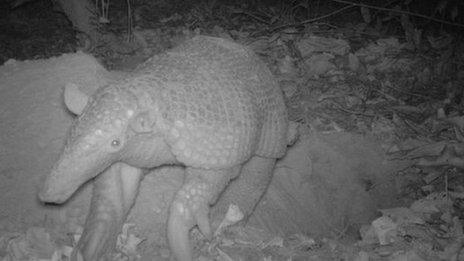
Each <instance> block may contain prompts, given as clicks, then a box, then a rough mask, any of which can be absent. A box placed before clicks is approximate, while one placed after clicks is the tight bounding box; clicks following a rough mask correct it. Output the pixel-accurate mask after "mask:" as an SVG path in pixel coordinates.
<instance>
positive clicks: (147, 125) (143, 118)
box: [130, 112, 153, 133]
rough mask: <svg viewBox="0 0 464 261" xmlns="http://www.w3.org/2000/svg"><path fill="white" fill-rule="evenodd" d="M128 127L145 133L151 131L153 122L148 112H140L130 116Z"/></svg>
mask: <svg viewBox="0 0 464 261" xmlns="http://www.w3.org/2000/svg"><path fill="white" fill-rule="evenodd" d="M130 127H131V129H132V130H133V131H135V132H136V133H147V132H152V131H153V122H152V121H151V120H150V115H149V114H148V112H141V113H139V114H137V115H135V116H134V118H132V120H131V122H130Z"/></svg>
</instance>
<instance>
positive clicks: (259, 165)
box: [211, 156, 276, 221]
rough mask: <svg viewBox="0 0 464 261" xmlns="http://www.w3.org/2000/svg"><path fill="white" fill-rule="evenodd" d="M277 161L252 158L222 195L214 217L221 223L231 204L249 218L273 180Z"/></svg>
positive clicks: (213, 214) (257, 157)
mask: <svg viewBox="0 0 464 261" xmlns="http://www.w3.org/2000/svg"><path fill="white" fill-rule="evenodd" d="M275 162H276V160H275V159H272V158H263V157H259V156H254V157H252V158H251V159H250V160H249V161H248V162H246V163H245V164H244V165H243V168H242V171H241V174H240V176H239V177H238V178H237V179H235V180H233V181H232V182H231V183H230V184H229V185H228V187H227V188H226V190H225V191H224V193H223V194H222V195H221V197H220V199H219V200H218V203H217V204H216V206H214V211H213V213H212V215H211V216H212V217H213V219H214V220H215V221H220V220H219V219H222V218H223V217H224V214H225V213H226V211H227V209H228V207H229V205H230V204H234V205H237V206H238V207H239V208H240V210H241V211H242V212H243V213H244V214H245V217H248V216H249V215H250V214H251V213H252V212H253V210H254V208H255V207H256V205H257V204H258V202H259V201H260V199H261V197H262V196H263V194H264V192H265V191H266V189H267V187H268V186H269V183H270V181H271V179H272V174H273V170H274V166H275Z"/></svg>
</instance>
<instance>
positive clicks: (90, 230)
mask: <svg viewBox="0 0 464 261" xmlns="http://www.w3.org/2000/svg"><path fill="white" fill-rule="evenodd" d="M114 221H115V220H114ZM111 223H112V222H111V220H110V219H108V220H99V221H97V222H96V223H93V224H86V228H85V230H84V234H83V235H82V236H81V239H80V240H79V243H78V244H77V247H76V248H75V249H74V250H73V253H72V255H71V260H73V261H74V260H79V258H78V255H81V256H82V258H83V259H81V260H85V261H87V260H109V258H110V257H109V256H106V255H109V253H111V250H112V248H113V247H114V245H115V243H116V239H117V236H118V233H119V225H116V224H111Z"/></svg>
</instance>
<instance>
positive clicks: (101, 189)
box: [71, 163, 142, 261]
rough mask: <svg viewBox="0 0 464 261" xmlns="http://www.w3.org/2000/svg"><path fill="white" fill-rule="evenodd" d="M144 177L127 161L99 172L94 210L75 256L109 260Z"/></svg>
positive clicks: (95, 188)
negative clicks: (127, 163)
mask: <svg viewBox="0 0 464 261" xmlns="http://www.w3.org/2000/svg"><path fill="white" fill-rule="evenodd" d="M141 178H142V171H141V170H140V169H137V168H134V167H131V166H129V165H126V164H124V163H116V164H114V165H112V166H111V167H109V168H108V169H107V170H106V171H104V172H103V173H101V174H100V175H99V176H97V178H96V179H95V181H94V187H93V195H92V202H91V205H90V212H89V215H88V216H87V220H86V221H85V226H84V231H83V233H82V236H81V238H80V240H79V242H78V244H77V247H76V248H75V249H74V251H73V253H72V258H71V260H73V261H75V260H79V257H78V256H79V255H80V256H81V257H82V259H83V260H85V261H91V260H102V259H103V260H109V255H110V254H111V252H112V250H113V249H114V247H115V245H116V240H117V236H118V234H119V233H120V231H121V228H122V225H123V223H124V221H125V219H126V217H127V214H128V212H129V210H130V208H131V207H132V204H133V203H134V201H135V197H136V196H137V191H138V187H139V184H140V179H141ZM82 259H80V260H82Z"/></svg>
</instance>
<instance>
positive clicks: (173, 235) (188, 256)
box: [167, 166, 241, 261]
mask: <svg viewBox="0 0 464 261" xmlns="http://www.w3.org/2000/svg"><path fill="white" fill-rule="evenodd" d="M240 168H241V166H235V167H232V168H228V169H222V170H205V169H196V168H187V169H186V172H187V173H186V182H185V184H184V185H183V186H182V188H181V189H180V190H179V191H178V192H177V194H176V196H175V198H174V201H173V202H172V204H171V208H170V212H169V219H168V229H167V232H168V233H167V236H168V241H169V247H170V248H171V252H172V254H173V255H174V257H175V258H176V259H177V261H190V260H192V250H191V249H190V240H189V232H190V229H192V228H193V227H194V226H198V228H199V229H200V231H201V233H202V234H203V235H204V236H205V237H206V238H208V239H209V240H211V239H212V231H211V226H210V223H209V217H208V216H209V205H210V204H212V203H214V202H215V201H216V200H217V198H218V196H219V194H220V193H221V192H222V191H223V190H224V187H225V186H226V185H227V184H228V182H229V181H230V179H231V178H233V177H236V176H237V175H238V173H239V171H240Z"/></svg>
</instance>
